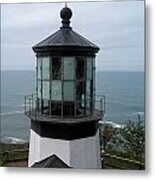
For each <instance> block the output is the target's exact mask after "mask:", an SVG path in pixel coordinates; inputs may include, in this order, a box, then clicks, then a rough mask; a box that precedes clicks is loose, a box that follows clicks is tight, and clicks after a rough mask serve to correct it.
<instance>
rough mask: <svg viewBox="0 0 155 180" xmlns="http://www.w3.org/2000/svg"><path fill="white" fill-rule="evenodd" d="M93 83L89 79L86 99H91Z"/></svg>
mask: <svg viewBox="0 0 155 180" xmlns="http://www.w3.org/2000/svg"><path fill="white" fill-rule="evenodd" d="M90 85H91V83H90V81H87V85H86V99H90V98H91V96H90V94H91V86H90Z"/></svg>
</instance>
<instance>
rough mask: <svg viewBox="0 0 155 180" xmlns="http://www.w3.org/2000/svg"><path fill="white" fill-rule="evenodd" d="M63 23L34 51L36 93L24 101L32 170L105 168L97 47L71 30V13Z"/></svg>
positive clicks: (65, 13) (68, 11)
mask: <svg viewBox="0 0 155 180" xmlns="http://www.w3.org/2000/svg"><path fill="white" fill-rule="evenodd" d="M60 17H61V19H62V25H61V27H60V29H59V30H58V31H56V32H55V33H54V34H52V35H50V36H49V37H47V38H46V39H44V40H43V41H41V42H40V43H38V44H36V45H35V46H33V51H34V53H35V54H36V93H35V94H33V95H29V96H26V97H25V114H26V115H27V116H28V117H29V118H30V121H31V127H30V145H29V159H28V166H29V167H56V168H57V167H63V168H64V167H69V168H101V162H100V161H101V160H100V145H99V121H100V120H101V118H102V115H103V111H102V100H98V101H97V100H96V95H95V56H96V53H97V52H98V51H99V47H97V46H96V45H95V44H93V43H92V42H90V41H89V40H87V39H86V38H84V37H83V36H81V35H80V34H78V33H76V32H75V31H74V30H73V29H72V27H71V26H70V19H71V17H72V10H71V9H70V8H69V7H67V6H65V7H64V8H62V10H61V11H60ZM97 104H98V105H97Z"/></svg>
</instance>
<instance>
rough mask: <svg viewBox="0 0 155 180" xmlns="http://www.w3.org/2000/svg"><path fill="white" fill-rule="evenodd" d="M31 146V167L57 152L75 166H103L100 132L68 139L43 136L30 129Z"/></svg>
mask: <svg viewBox="0 0 155 180" xmlns="http://www.w3.org/2000/svg"><path fill="white" fill-rule="evenodd" d="M29 148H30V149H29V150H30V151H29V162H28V166H29V167H31V166H32V165H33V164H34V163H35V162H38V161H40V160H43V159H45V158H46V157H48V156H50V155H53V154H56V155H57V156H58V157H59V158H60V159H62V160H63V161H64V162H65V163H66V164H68V165H69V166H70V167H73V168H80V169H81V168H101V163H100V151H99V134H98V133H97V134H96V136H93V137H88V138H82V139H77V140H72V141H66V140H61V139H50V138H42V137H40V136H39V135H38V134H37V133H35V132H34V131H33V130H30V147H29Z"/></svg>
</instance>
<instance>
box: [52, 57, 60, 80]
mask: <svg viewBox="0 0 155 180" xmlns="http://www.w3.org/2000/svg"><path fill="white" fill-rule="evenodd" d="M51 69H52V79H53V80H60V79H61V58H52V68H51Z"/></svg>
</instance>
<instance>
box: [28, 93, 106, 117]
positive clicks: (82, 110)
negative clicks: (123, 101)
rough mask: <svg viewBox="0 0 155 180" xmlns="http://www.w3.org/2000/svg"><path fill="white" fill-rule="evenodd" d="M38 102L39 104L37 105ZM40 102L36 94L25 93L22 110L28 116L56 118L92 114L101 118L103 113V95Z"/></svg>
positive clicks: (88, 115)
mask: <svg viewBox="0 0 155 180" xmlns="http://www.w3.org/2000/svg"><path fill="white" fill-rule="evenodd" d="M39 103H40V105H39ZM44 103H45V102H44V100H43V101H42V102H41V101H40V100H39V99H37V97H36V94H31V95H26V96H25V102H24V106H25V107H24V111H25V114H26V115H27V116H28V117H30V118H31V117H33V118H35V119H36V118H37V117H38V116H44V117H45V116H46V117H56V118H58V117H59V118H60V117H61V118H71V117H74V118H83V117H91V116H94V115H97V116H99V117H100V118H101V119H102V118H103V117H104V114H105V105H106V103H105V96H104V95H99V96H96V99H95V100H94V99H87V100H86V101H85V102H84V101H82V100H81V101H75V102H62V101H60V102H56V101H55V102H54V101H50V100H46V105H44Z"/></svg>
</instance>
